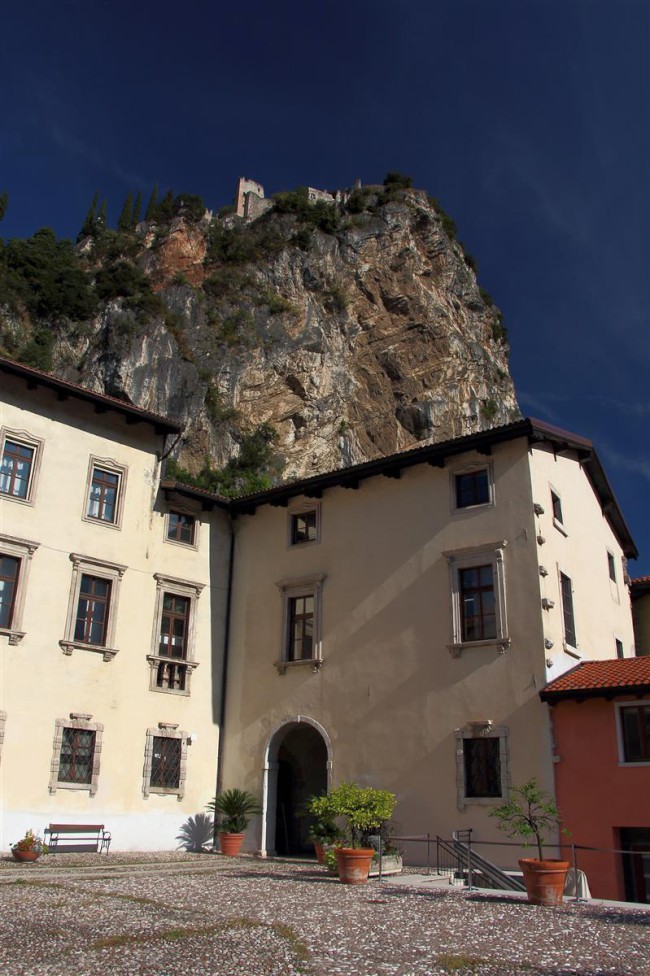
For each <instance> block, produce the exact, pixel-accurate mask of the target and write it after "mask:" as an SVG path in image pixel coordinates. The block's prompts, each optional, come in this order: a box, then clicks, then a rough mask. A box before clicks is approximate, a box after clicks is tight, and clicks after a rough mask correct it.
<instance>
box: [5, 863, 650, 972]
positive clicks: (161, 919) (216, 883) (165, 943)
mask: <svg viewBox="0 0 650 976" xmlns="http://www.w3.org/2000/svg"><path fill="white" fill-rule="evenodd" d="M141 862H143V856H140V858H139V859H138V858H137V857H135V856H133V855H131V856H129V855H113V854H111V855H109V856H108V857H106V856H104V857H102V858H101V859H100V858H99V857H98V856H94V855H90V856H88V855H83V856H82V857H75V856H74V855H50V856H48V857H46V858H42V859H41V861H39V862H38V863H37V864H35V865H22V866H21V865H13V864H12V863H11V862H9V861H6V860H0V882H2V884H1V885H0V899H1V904H2V914H1V921H0V957H1V958H2V960H3V961H2V963H1V964H0V972H1V973H2V974H3V976H100V974H101V976H294V974H304V976H447V974H458V976H650V912H647V911H644V910H640V909H635V908H633V907H632V906H630V907H629V908H628V907H627V906H626V907H624V908H614V907H598V906H594V905H583V904H573V903H567V904H565V905H564V906H563V907H561V908H556V909H555V908H553V909H550V908H538V907H535V906H532V905H528V904H527V903H526V902H525V901H521V900H519V899H516V898H514V897H510V896H507V895H503V894H498V893H496V892H495V893H494V894H488V893H485V892H467V891H464V890H463V889H457V888H439V889H434V888H429V889H427V888H424V887H417V886H415V887H411V886H409V887H407V888H405V887H398V886H397V885H395V884H393V883H392V882H391V881H390V880H386V881H383V882H381V883H379V882H377V881H374V882H371V883H370V884H368V885H365V886H362V887H348V886H345V885H341V884H340V883H339V882H338V880H336V879H333V878H330V877H329V876H328V875H326V874H324V873H323V871H322V869H318V868H317V867H316V866H315V865H310V864H304V863H293V864H290V863H284V862H276V861H271V860H269V861H264V860H259V859H255V858H251V857H242V858H237V859H228V860H226V859H225V858H221V857H218V856H217V857H215V856H214V855H175V856H174V855H156V856H153V857H151V856H147V857H146V858H144V862H145V863H141ZM152 862H154V863H152Z"/></svg>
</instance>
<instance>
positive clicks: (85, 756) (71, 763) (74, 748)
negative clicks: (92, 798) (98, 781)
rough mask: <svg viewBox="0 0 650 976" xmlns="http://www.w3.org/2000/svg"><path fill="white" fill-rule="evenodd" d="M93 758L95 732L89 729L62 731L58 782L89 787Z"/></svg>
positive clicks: (66, 729)
mask: <svg viewBox="0 0 650 976" xmlns="http://www.w3.org/2000/svg"><path fill="white" fill-rule="evenodd" d="M94 757H95V732H93V731H90V730H89V729H70V728H64V729H63V738H62V742H61V753H60V757H59V782H60V783H83V784H87V785H90V783H91V782H92V775H93V760H94Z"/></svg>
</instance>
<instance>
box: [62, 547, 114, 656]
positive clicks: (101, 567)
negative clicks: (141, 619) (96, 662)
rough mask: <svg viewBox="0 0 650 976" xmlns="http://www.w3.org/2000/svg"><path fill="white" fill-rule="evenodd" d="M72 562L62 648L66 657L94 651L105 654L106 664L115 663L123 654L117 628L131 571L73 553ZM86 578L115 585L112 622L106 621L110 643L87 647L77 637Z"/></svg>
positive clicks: (110, 620)
mask: <svg viewBox="0 0 650 976" xmlns="http://www.w3.org/2000/svg"><path fill="white" fill-rule="evenodd" d="M70 560H71V562H72V579H71V582H70V595H69V598H68V613H67V616H66V621H65V636H64V637H63V639H62V640H60V641H59V646H60V648H61V650H62V651H63V653H64V654H67V655H71V654H72V652H73V651H74V650H79V651H94V652H95V653H97V654H101V655H102V657H103V659H104V661H112V660H113V658H114V657H115V655H116V654H118V653H119V651H118V650H117V648H116V647H115V628H116V623H117V607H118V602H119V594H120V584H121V582H122V577H123V576H124V574H125V572H126V570H127V567H126V566H122V565H120V564H119V563H109V562H106V561H105V560H103V559H94V558H93V557H92V556H82V555H80V554H79V553H77V552H71V553H70ZM84 575H87V576H95V577H98V578H99V579H105V580H108V581H109V582H110V584H111V595H110V599H109V602H108V619H107V621H106V639H105V642H104V643H103V644H87V643H85V642H84V641H77V640H75V637H74V632H75V625H76V621H77V608H78V606H79V595H80V591H81V577H82V576H84Z"/></svg>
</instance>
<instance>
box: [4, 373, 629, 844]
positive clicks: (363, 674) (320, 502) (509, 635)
mask: <svg viewBox="0 0 650 976" xmlns="http://www.w3.org/2000/svg"><path fill="white" fill-rule="evenodd" d="M0 366H1V367H2V377H3V391H4V392H3V400H4V401H5V402H4V405H3V408H2V409H3V412H2V436H3V442H2V443H3V448H2V449H3V467H2V478H3V480H2V482H1V483H0V499H1V501H0V504H1V505H2V516H1V517H2V522H1V525H0V542H1V543H2V554H3V578H4V580H5V583H4V591H3V592H5V593H10V592H11V603H8V600H9V597H6V598H5V602H4V605H3V606H4V610H3V612H4V614H5V617H4V619H3V623H2V627H1V628H0V639H1V640H2V643H3V645H4V646H3V647H2V648H1V653H2V703H1V705H0V708H1V709H2V716H3V718H4V742H3V745H2V750H3V751H2V760H1V765H0V771H1V774H2V797H3V809H4V814H3V836H2V845H3V846H4V847H6V846H7V845H8V843H9V841H11V840H13V839H15V837H16V836H18V835H19V834H21V833H22V832H23V831H24V829H25V828H26V827H29V826H33V827H37V828H39V829H42V828H43V827H44V826H45V825H46V824H47V823H48V822H49V821H59V822H61V821H65V822H67V821H71V822H75V821H77V822H84V821H85V822H89V821H90V820H92V822H102V823H106V825H107V826H108V827H109V828H110V829H111V831H112V833H113V837H114V847H116V848H122V849H126V848H131V849H138V848H140V849H145V848H165V847H167V848H169V847H173V846H174V838H175V836H176V834H177V833H178V830H179V828H180V826H181V824H182V822H183V821H184V820H185V819H186V818H187V816H189V815H190V814H195V813H196V812H199V811H201V810H203V809H204V807H205V803H206V802H207V800H208V799H209V798H210V797H211V796H212V795H213V794H214V789H215V782H217V783H218V784H219V785H223V786H225V787H228V786H238V787H241V788H246V789H249V790H251V791H253V792H254V793H256V794H257V795H259V796H260V797H261V798H262V799H263V806H264V813H263V815H262V816H261V817H259V818H258V819H257V820H256V822H254V823H253V824H252V825H251V828H250V829H249V832H248V838H247V841H248V849H249V850H258V851H262V852H266V853H274V852H281V853H300V852H301V851H302V850H303V849H304V847H305V835H306V822H305V820H304V819H303V818H302V817H301V816H300V814H301V809H302V806H303V804H304V800H305V798H306V796H307V795H309V793H311V792H317V791H318V790H321V789H324V788H326V787H327V785H328V784H330V783H338V782H341V781H342V780H356V781H358V782H362V783H368V784H372V785H377V786H382V787H384V788H387V789H390V790H392V791H394V792H395V793H396V794H397V797H398V807H397V810H396V817H397V819H398V820H399V822H400V825H401V830H402V832H404V833H407V834H424V833H426V832H431V833H432V834H435V833H439V834H441V835H447V836H448V835H449V834H450V832H451V831H452V830H453V829H457V828H466V827H472V828H474V831H475V837H476V839H477V840H493V839H501V838H500V837H499V835H498V833H497V832H496V831H495V828H494V825H493V821H491V820H489V818H488V812H489V810H490V809H491V807H492V806H493V805H494V804H495V803H496V802H498V800H499V798H500V797H501V796H504V795H505V794H506V792H507V789H508V784H509V783H511V782H521V781H523V780H525V779H527V778H529V777H530V776H531V775H536V776H537V777H538V778H539V780H540V781H541V782H542V784H543V785H544V786H545V787H546V788H548V789H551V790H552V789H553V744H552V731H551V725H550V720H549V714H548V710H547V706H546V705H544V704H542V703H541V702H540V700H539V696H538V693H539V690H540V689H541V688H542V687H543V686H544V685H545V684H546V682H547V681H548V680H549V679H551V678H554V677H557V676H558V675H559V674H561V673H562V672H563V671H565V670H567V669H568V668H570V667H572V666H573V665H574V664H575V663H577V662H578V661H579V660H583V659H592V658H611V657H613V656H616V654H619V655H623V656H631V655H632V654H633V653H634V646H633V633H632V621H631V613H630V604H629V594H628V587H627V574H626V559H627V558H628V557H635V556H636V550H635V547H634V543H633V541H632V539H631V538H630V534H629V532H628V529H627V527H626V525H625V522H624V520H623V518H622V516H621V514H620V511H619V509H618V506H617V504H616V501H615V499H614V497H613V495H612V492H611V488H610V486H609V484H608V482H607V478H606V476H605V474H604V472H603V470H602V467H601V465H600V462H599V460H598V457H597V455H596V454H595V452H594V450H593V446H592V445H591V444H590V443H589V442H588V441H585V440H583V439H582V438H579V437H576V436H575V435H573V434H568V433H566V432H564V431H561V430H558V429H555V428H552V427H549V426H548V425H545V424H542V423H539V422H536V421H528V420H522V421H518V422H516V423H513V424H510V425H508V426H507V427H501V428H497V429H494V430H491V431H484V432H482V433H478V434H474V435H471V436H468V437H464V438H459V439H456V440H454V441H450V442H447V443H443V444H437V445H431V446H427V447H422V448H418V449H415V450H412V451H408V452H404V453H401V454H398V455H394V456H391V457H388V458H382V459H378V460H375V461H371V462H368V463H366V464H362V465H359V466H357V467H354V468H347V469H344V470H340V471H336V472H333V473H330V474H325V475H322V476H318V477H315V478H311V479H309V480H307V481H302V482H293V483H291V484H287V485H284V486H280V487H277V488H274V489H270V490H269V491H267V492H264V493H261V494H259V495H256V496H250V497H248V498H244V499H239V500H236V501H234V502H230V503H228V502H224V501H223V500H220V499H218V498H216V497H214V496H210V495H208V494H206V493H204V492H200V491H198V490H196V489H191V488H186V487H184V486H180V485H175V484H172V483H170V482H166V481H164V480H163V481H162V482H161V481H160V477H161V464H162V459H163V457H164V455H165V452H166V451H168V450H169V449H171V447H172V446H173V440H174V438H175V437H176V436H177V433H178V432H177V428H176V427H175V425H174V424H172V423H169V422H167V421H165V420H163V419H162V418H160V417H156V416H154V415H152V414H147V413H145V412H143V411H139V410H136V409H135V408H133V407H131V406H127V405H125V404H123V403H121V402H120V401H114V400H111V399H110V398H107V397H101V396H98V395H95V394H91V393H88V391H84V390H80V389H79V388H78V387H74V386H72V385H71V384H65V383H61V382H60V381H58V380H55V379H54V378H52V377H45V376H44V375H43V374H40V373H37V372H36V371H34V370H29V369H27V368H26V367H19V366H16V365H15V364H10V363H7V362H4V363H0ZM21 451H22V452H27V453H26V454H25V453H22V454H21ZM30 452H31V453H30ZM21 464H22V468H21ZM21 472H22V473H21ZM25 472H27V473H26V474H25ZM7 608H8V609H7ZM220 736H221V738H220ZM79 780H81V781H79ZM418 853H419V855H420V856H421V852H418ZM418 853H416V851H415V849H413V852H412V856H413V857H415V858H416V859H417V856H418Z"/></svg>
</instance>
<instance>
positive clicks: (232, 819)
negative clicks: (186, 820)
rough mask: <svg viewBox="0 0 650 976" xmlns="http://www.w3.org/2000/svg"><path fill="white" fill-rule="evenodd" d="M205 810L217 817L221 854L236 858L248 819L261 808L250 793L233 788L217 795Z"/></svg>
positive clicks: (259, 811)
mask: <svg viewBox="0 0 650 976" xmlns="http://www.w3.org/2000/svg"><path fill="white" fill-rule="evenodd" d="M207 809H208V810H211V811H212V812H213V813H214V814H215V815H216V816H217V817H218V823H219V830H218V833H219V849H220V851H221V853H222V854H227V855H228V856H229V857H236V855H237V854H239V851H240V849H241V845H242V842H243V840H244V831H245V830H246V828H247V827H248V824H249V822H250V818H251V817H252V816H254V815H255V814H257V813H261V812H262V808H261V806H260V805H259V803H258V802H257V800H256V799H255V797H254V796H253V794H252V793H249V792H248V791H247V790H238V789H236V788H234V789H231V790H223V791H222V792H221V793H217V795H216V796H215V798H214V800H210V802H209V803H208V805H207Z"/></svg>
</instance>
